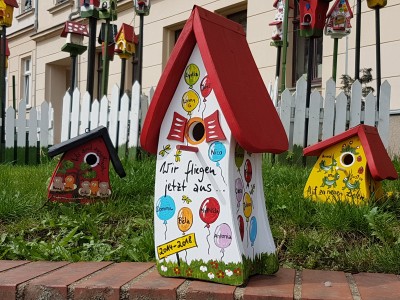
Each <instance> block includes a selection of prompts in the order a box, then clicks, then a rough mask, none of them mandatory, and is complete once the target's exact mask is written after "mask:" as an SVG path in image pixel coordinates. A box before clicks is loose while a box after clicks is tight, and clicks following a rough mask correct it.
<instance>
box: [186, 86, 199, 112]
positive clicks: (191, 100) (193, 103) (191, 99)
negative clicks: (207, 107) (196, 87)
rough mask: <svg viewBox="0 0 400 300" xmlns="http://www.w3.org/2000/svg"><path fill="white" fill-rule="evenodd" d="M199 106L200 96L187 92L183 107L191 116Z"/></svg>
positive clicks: (191, 91)
mask: <svg viewBox="0 0 400 300" xmlns="http://www.w3.org/2000/svg"><path fill="white" fill-rule="evenodd" d="M197 105H199V95H198V94H197V93H196V92H195V91H193V90H190V91H187V92H186V93H184V94H183V96H182V107H183V109H184V110H185V111H186V112H187V113H188V114H189V115H191V114H192V111H193V110H194V109H195V108H196V107H197Z"/></svg>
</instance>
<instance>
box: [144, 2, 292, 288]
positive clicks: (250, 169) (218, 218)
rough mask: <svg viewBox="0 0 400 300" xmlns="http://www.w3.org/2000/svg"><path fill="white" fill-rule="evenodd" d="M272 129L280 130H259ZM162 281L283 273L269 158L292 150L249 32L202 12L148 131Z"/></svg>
mask: <svg viewBox="0 0 400 300" xmlns="http://www.w3.org/2000/svg"><path fill="white" fill-rule="evenodd" d="M262 128H273V130H262ZM140 142H141V146H142V148H143V149H145V150H146V151H148V152H151V153H154V154H157V165H156V182H155V189H154V190H155V201H154V204H155V207H154V239H155V250H156V262H157V269H158V271H159V273H160V274H161V275H162V276H168V277H186V278H191V279H196V278H197V279H201V280H208V281H212V282H218V283H224V284H230V285H241V284H243V283H244V282H246V281H247V279H248V277H249V276H250V275H252V274H273V273H275V272H276V271H277V270H278V268H279V263H278V260H277V256H276V253H275V244H274V240H273V237H272V233H271V229H270V226H269V222H268V216H267V211H266V207H265V198H264V190H263V186H264V184H263V179H262V168H261V167H262V153H263V152H271V153H281V152H283V151H285V150H287V148H288V141H287V137H286V133H285V130H284V128H283V126H282V123H281V121H280V119H279V116H278V114H277V113H276V109H275V108H274V106H273V103H272V100H271V98H270V96H269V94H268V91H267V89H266V87H265V85H264V83H263V80H262V78H261V75H260V73H259V71H258V68H257V65H256V64H255V62H254V58H253V56H252V54H251V51H250V48H249V45H248V44H247V41H246V35H245V33H244V31H243V28H242V27H241V26H240V25H239V24H237V23H234V22H231V21H229V20H228V19H226V18H224V17H222V16H219V15H217V14H214V13H212V12H210V11H207V10H205V9H203V8H200V7H198V6H195V7H194V8H193V11H192V14H191V16H190V18H189V19H188V20H187V22H186V25H185V27H184V28H183V30H182V33H181V35H180V37H179V40H178V42H177V44H176V45H175V47H174V49H173V52H172V53H171V56H170V59H169V61H168V63H167V65H166V67H165V70H164V72H163V74H162V76H161V78H160V80H159V83H158V85H157V89H156V92H155V94H154V96H153V98H152V101H151V103H150V107H149V110H148V113H147V115H146V119H145V121H144V124H143V129H142V133H141V136H140Z"/></svg>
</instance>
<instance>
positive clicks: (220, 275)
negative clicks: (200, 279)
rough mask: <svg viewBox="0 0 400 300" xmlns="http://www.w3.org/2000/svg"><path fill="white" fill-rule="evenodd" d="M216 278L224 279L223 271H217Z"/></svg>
mask: <svg viewBox="0 0 400 300" xmlns="http://www.w3.org/2000/svg"><path fill="white" fill-rule="evenodd" d="M217 277H218V278H224V277H225V273H224V271H222V270H219V271H218V272H217Z"/></svg>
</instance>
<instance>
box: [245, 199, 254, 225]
mask: <svg viewBox="0 0 400 300" xmlns="http://www.w3.org/2000/svg"><path fill="white" fill-rule="evenodd" d="M252 212H253V200H252V199H251V196H250V194H249V193H245V194H244V198H243V213H244V216H245V217H246V221H247V222H248V221H249V218H250V216H251V213H252Z"/></svg>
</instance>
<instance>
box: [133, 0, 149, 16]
mask: <svg viewBox="0 0 400 300" xmlns="http://www.w3.org/2000/svg"><path fill="white" fill-rule="evenodd" d="M150 6H151V3H150V0H133V7H134V9H135V12H136V14H138V15H144V16H148V15H149V13H150Z"/></svg>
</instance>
